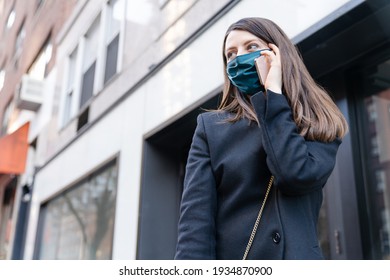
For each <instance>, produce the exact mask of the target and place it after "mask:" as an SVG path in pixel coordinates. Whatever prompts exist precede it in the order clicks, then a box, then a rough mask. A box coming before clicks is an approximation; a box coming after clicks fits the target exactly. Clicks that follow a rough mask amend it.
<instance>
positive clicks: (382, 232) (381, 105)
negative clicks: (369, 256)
mask: <svg viewBox="0 0 390 280" xmlns="http://www.w3.org/2000/svg"><path fill="white" fill-rule="evenodd" d="M368 79H369V89H370V90H371V95H370V96H368V97H366V98H365V99H364V107H365V125H364V130H365V131H364V137H365V143H366V144H365V146H366V147H365V148H364V150H365V151H364V153H365V160H364V166H365V175H366V178H367V179H366V183H367V190H368V195H369V207H370V208H371V211H370V222H371V230H372V234H373V240H374V251H375V253H374V254H376V256H375V258H377V259H390V244H389V236H390V145H389V143H390V114H389V106H390V61H386V62H384V63H382V64H380V65H378V67H377V68H376V71H375V73H373V74H372V75H370V76H369V77H368Z"/></svg>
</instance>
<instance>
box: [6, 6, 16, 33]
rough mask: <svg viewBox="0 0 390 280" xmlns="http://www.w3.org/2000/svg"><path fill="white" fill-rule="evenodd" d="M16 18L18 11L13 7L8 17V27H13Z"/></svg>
mask: <svg viewBox="0 0 390 280" xmlns="http://www.w3.org/2000/svg"><path fill="white" fill-rule="evenodd" d="M15 18H16V12H15V9H14V8H12V10H11V12H10V13H9V15H8V18H7V24H6V27H7V29H11V27H12V26H13V25H14V22H15Z"/></svg>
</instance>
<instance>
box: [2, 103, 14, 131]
mask: <svg viewBox="0 0 390 280" xmlns="http://www.w3.org/2000/svg"><path fill="white" fill-rule="evenodd" d="M12 110H13V103H12V101H11V102H9V103H8V105H7V106H6V107H5V110H4V113H3V119H2V124H1V130H0V135H6V134H7V132H8V125H9V122H10V119H11V113H12Z"/></svg>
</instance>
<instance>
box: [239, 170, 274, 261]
mask: <svg viewBox="0 0 390 280" xmlns="http://www.w3.org/2000/svg"><path fill="white" fill-rule="evenodd" d="M273 181H274V176H273V175H272V176H271V179H269V183H268V187H267V191H266V193H265V197H264V200H263V203H262V204H261V208H260V210H259V214H258V215H257V219H256V222H255V225H254V226H253V230H252V233H251V236H250V238H249V241H248V245H246V249H245V253H244V256H243V257H242V259H243V260H246V257H247V256H248V253H249V250H250V249H251V247H252V243H253V239H254V238H255V235H256V232H257V228H258V227H259V223H260V219H261V215H263V210H264V206H265V202H266V201H267V198H268V194H269V191H270V190H271V186H272V183H273Z"/></svg>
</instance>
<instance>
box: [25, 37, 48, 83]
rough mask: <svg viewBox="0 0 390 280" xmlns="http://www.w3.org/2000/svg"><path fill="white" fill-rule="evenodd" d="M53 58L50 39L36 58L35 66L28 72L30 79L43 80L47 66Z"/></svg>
mask: <svg viewBox="0 0 390 280" xmlns="http://www.w3.org/2000/svg"><path fill="white" fill-rule="evenodd" d="M51 56H52V44H51V42H50V37H49V38H48V39H47V40H46V41H45V43H44V45H43V47H42V49H41V51H40V52H39V53H38V55H37V57H36V58H35V60H34V62H33V64H32V65H31V67H30V69H29V70H28V74H29V75H30V77H32V78H35V79H37V80H43V79H44V78H45V77H46V75H47V74H48V73H47V72H48V71H47V65H48V63H49V61H50V59H51Z"/></svg>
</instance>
